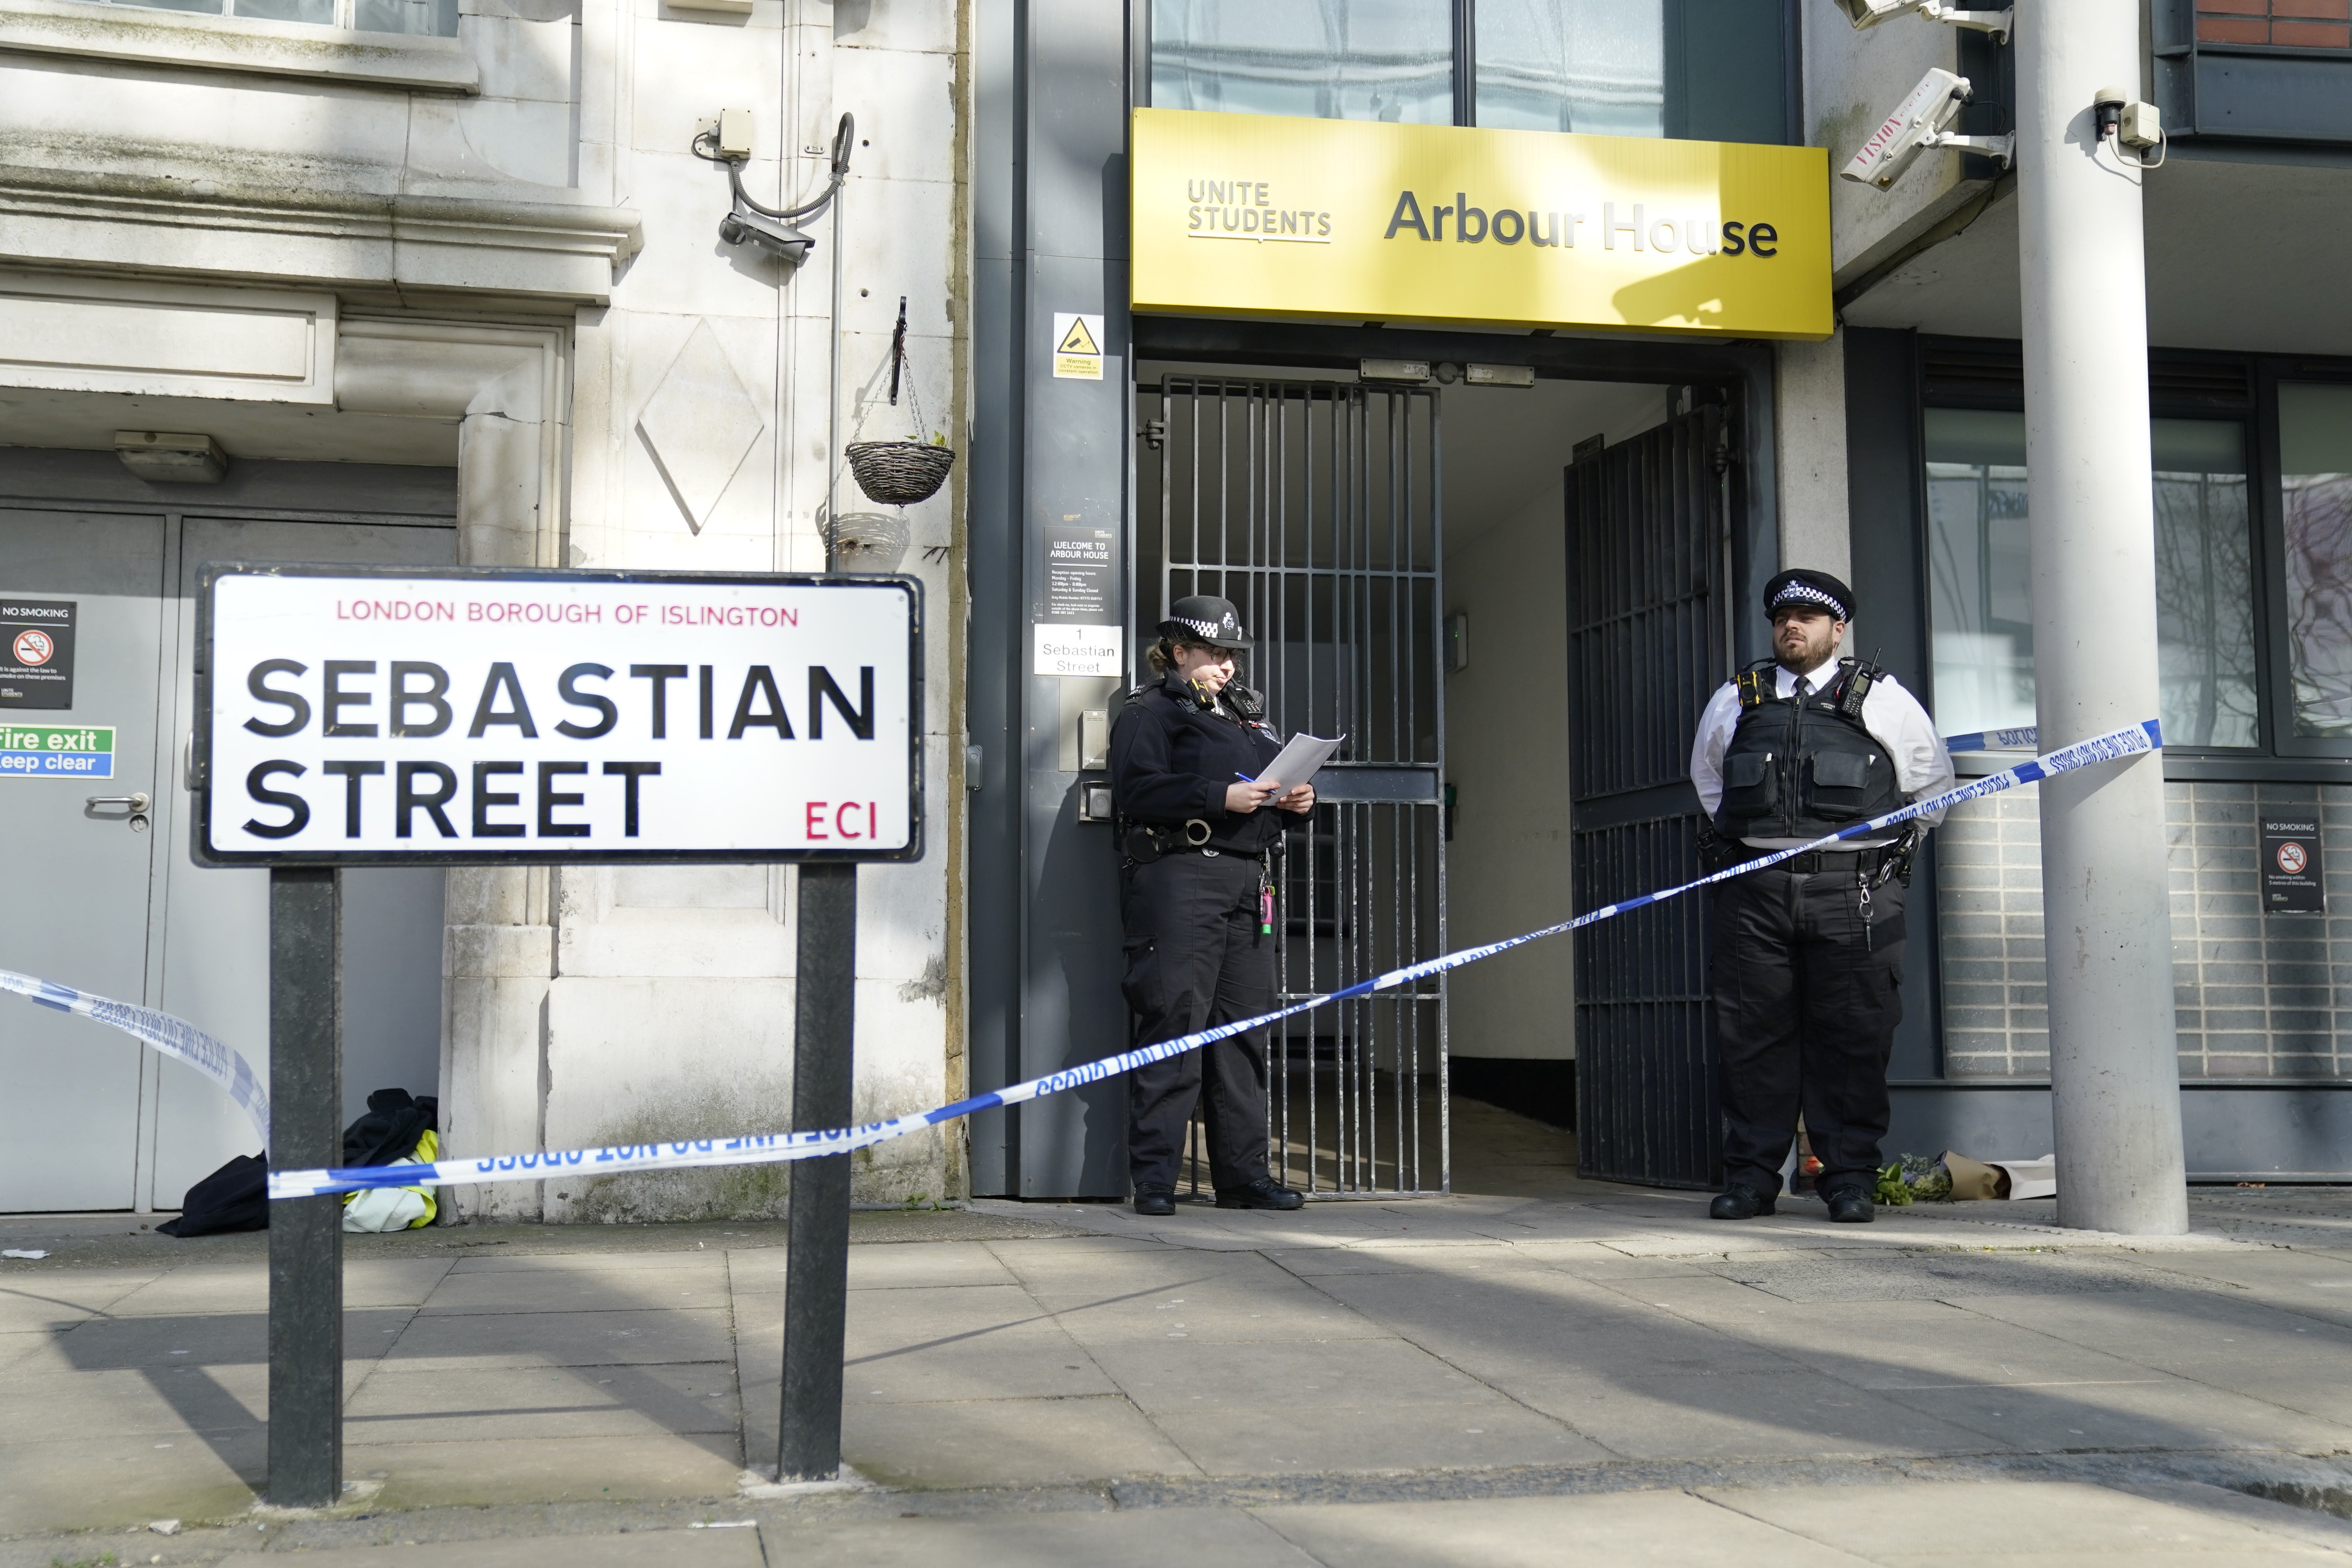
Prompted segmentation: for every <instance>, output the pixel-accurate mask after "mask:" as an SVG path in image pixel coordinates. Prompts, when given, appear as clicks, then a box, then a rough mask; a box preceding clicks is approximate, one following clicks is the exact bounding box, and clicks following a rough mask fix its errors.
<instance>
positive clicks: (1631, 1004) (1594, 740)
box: [1567, 406, 1731, 1187]
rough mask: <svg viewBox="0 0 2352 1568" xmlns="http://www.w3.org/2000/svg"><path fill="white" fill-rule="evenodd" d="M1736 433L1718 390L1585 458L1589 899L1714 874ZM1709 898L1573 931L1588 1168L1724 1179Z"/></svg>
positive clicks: (1580, 726) (1582, 666)
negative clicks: (1702, 848)
mask: <svg viewBox="0 0 2352 1568" xmlns="http://www.w3.org/2000/svg"><path fill="white" fill-rule="evenodd" d="M1729 451H1730V448H1729V446H1728V444H1727V429H1726V426H1725V421H1724V416H1723V413H1722V411H1721V410H1720V409H1718V408H1715V407H1712V406H1707V407H1701V408H1698V409H1696V410H1694V411H1692V412H1691V413H1689V414H1685V415H1683V416H1679V417H1677V418H1675V419H1671V420H1669V421H1667V423H1665V424H1664V425H1663V426H1659V427H1658V428H1656V429H1654V430H1651V431H1648V432H1646V433H1644V434H1643V435H1641V436H1637V437H1634V438H1633V439H1632V440H1630V441H1626V442H1623V443H1622V444H1620V445H1618V446H1615V447H1607V448H1604V449H1603V450H1602V451H1601V452H1599V453H1598V454H1596V455H1594V456H1592V457H1591V458H1586V459H1585V460H1584V461H1582V462H1580V463H1577V464H1575V465H1574V466H1572V467H1570V468H1569V470H1568V474H1567V490H1568V563H1569V566H1568V578H1569V580H1568V604H1569V665H1570V668H1569V691H1570V714H1569V776H1570V836H1571V841H1572V844H1573V854H1574V863H1575V876H1576V907H1577V908H1578V909H1580V910H1589V909H1593V908H1596V907H1598V906H1600V905H1602V904H1606V903H1610V902H1612V901H1613V900H1618V899H1622V898H1625V897H1629V896H1631V895H1633V894H1636V893H1643V892H1648V891H1651V890H1653V889H1658V888H1664V887H1671V886H1673V885H1675V884H1677V883H1681V882H1686V881H1688V880H1690V879H1692V878H1693V877H1695V876H1696V875H1697V874H1698V870H1699V866H1698V849H1697V834H1698V826H1699V820H1700V819H1699V815H1698V801H1697V797H1696V795H1694V794H1693V793H1692V790H1691V786H1690V782H1689V779H1690V746H1691V737H1692V735H1693V734H1694V733H1695V732H1696V730H1697V728H1698V717H1699V713H1700V710H1702V709H1704V708H1705V707H1706V701H1707V699H1708V697H1709V696H1710V695H1711V694H1712V693H1713V692H1714V690H1715V689H1716V687H1717V686H1718V685H1720V684H1721V683H1722V682H1723V680H1724V679H1726V678H1727V676H1728V675H1729V674H1730V652H1729V649H1730V626H1731V605H1730V603H1729V599H1730V595H1729V592H1728V584H1730V582H1731V572H1730V559H1729V551H1730V545H1729V530H1728V529H1727V526H1726V521H1727V514H1728V508H1729V492H1728V488H1727V480H1726V474H1727V468H1728V458H1729ZM1576 943H1577V947H1576V1127H1577V1170H1578V1173H1580V1174H1581V1175H1586V1176H1595V1177H1599V1178H1601V1179H1602V1180H1604V1181H1620V1182H1636V1183H1641V1184H1645V1185H1652V1186H1677V1187H1707V1186H1714V1185H1717V1184H1719V1183H1720V1181H1721V1180H1722V1144H1721V1139H1720V1136H1719V1121H1720V1114H1721V1113H1720V1110H1719V1109H1718V1105H1717V1084H1716V1047H1715V1027H1714V1009H1713V1007H1712V1005H1710V1004H1709V1002H1708V1000H1707V986H1706V954H1707V939H1706V903H1705V900H1703V899H1702V898H1700V897H1697V896H1693V897H1686V898H1681V899H1675V900H1670V901H1668V902H1666V903H1663V904H1654V905H1650V906H1647V907H1644V908H1643V909H1639V910H1633V912H1631V913H1630V914H1624V915H1620V916H1618V917H1617V918H1616V919H1614V920H1610V921H1602V922H1601V923H1600V924H1599V925H1595V926H1589V927H1587V928H1585V929H1584V930H1583V931H1579V932H1578V933H1577V935H1576Z"/></svg>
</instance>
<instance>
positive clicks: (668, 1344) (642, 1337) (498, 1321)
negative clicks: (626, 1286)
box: [344, 1306, 735, 1377]
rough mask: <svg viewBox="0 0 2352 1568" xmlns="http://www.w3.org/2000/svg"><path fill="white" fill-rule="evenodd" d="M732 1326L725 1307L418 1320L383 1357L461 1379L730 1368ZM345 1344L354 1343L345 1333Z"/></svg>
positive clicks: (494, 1314) (460, 1315)
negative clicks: (577, 1370) (521, 1371)
mask: <svg viewBox="0 0 2352 1568" xmlns="http://www.w3.org/2000/svg"><path fill="white" fill-rule="evenodd" d="M731 1319H732V1314H731V1313H730V1311H729V1310H727V1308H725V1307H724V1306H718V1307H664V1308H653V1309H647V1310H635V1311H595V1312H469V1313H454V1312H453V1313H447V1314H444V1315H441V1316H437V1317H436V1316H433V1315H431V1314H419V1315H418V1316H416V1317H415V1318H414V1319H412V1320H411V1321H409V1323H408V1324H407V1326H406V1327H405V1329H404V1331H403V1332H402V1333H401V1334H400V1335H399V1337H398V1338H396V1339H395V1340H394V1341H393V1342H392V1348H391V1350H390V1351H389V1352H386V1357H387V1360H388V1361H389V1362H390V1363H394V1364H397V1365H400V1366H403V1367H406V1368H408V1369H411V1370H417V1371H433V1372H438V1373H451V1374H455V1375H457V1376H461V1377H462V1376H465V1375H467V1374H469V1373H472V1372H474V1371H476V1370H477V1369H478V1368H482V1367H488V1366H627V1365H642V1364H645V1363H651V1362H717V1361H731V1360H733V1359H734V1355H735V1343H734V1330H733V1325H732V1321H731ZM344 1342H345V1344H346V1345H349V1344H350V1343H351V1342H352V1338H351V1335H350V1333H349V1331H346V1333H345V1338H344Z"/></svg>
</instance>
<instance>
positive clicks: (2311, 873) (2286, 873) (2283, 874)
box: [2262, 816, 2327, 914]
mask: <svg viewBox="0 0 2352 1568" xmlns="http://www.w3.org/2000/svg"><path fill="white" fill-rule="evenodd" d="M2319 849H2320V833H2319V822H2318V819H2317V818H2316V816H2305V817H2286V816H2281V817H2265V818H2264V819H2263V848H2262V873H2263V911H2264V912H2265V913H2268V914H2320V913H2324V912H2325V911H2326V908H2327V883H2326V879H2325V878H2324V877H2323V876H2322V875H2321V871H2320V853H2319Z"/></svg>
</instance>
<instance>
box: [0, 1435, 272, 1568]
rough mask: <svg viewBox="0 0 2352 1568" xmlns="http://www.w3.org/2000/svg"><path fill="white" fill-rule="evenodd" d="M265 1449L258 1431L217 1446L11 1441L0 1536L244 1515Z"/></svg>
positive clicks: (193, 1440)
mask: <svg viewBox="0 0 2352 1568" xmlns="http://www.w3.org/2000/svg"><path fill="white" fill-rule="evenodd" d="M267 1449H268V1444H267V1441H266V1439H265V1436H264V1435H263V1433H262V1430H261V1429H260V1428H259V1427H258V1426H256V1427H253V1428H250V1429H248V1430H247V1431H246V1432H243V1433H240V1434H235V1435H231V1436H225V1437H221V1438H218V1439H216V1440H213V1441H207V1440H205V1438H201V1437H197V1436H179V1437H176V1438H172V1439H168V1440H167V1439H162V1438H154V1437H151V1436H146V1435H142V1436H135V1437H131V1438H128V1439H126V1438H122V1437H73V1436H63V1435H53V1436H50V1437H49V1438H48V1439H47V1441H43V1442H38V1443H21V1444H12V1445H11V1446H9V1447H8V1448H7V1449H6V1450H5V1453H0V1464H5V1467H6V1471H7V1482H6V1484H5V1485H4V1486H0V1536H8V1535H27V1534H34V1533H50V1532H66V1531H81V1530H89V1529H93V1528H104V1527H106V1526H109V1525H135V1524H143V1523H145V1522H146V1521H149V1520H152V1519H159V1518H166V1517H169V1518H178V1519H208V1518H218V1517H221V1516H223V1515H233V1514H240V1513H243V1512H244V1511H245V1510H247V1508H249V1507H250V1506H251V1505H252V1502H253V1489H254V1488H255V1487H256V1486H257V1485H259V1484H260V1481H261V1479H262V1476H263V1475H264V1473H265V1472H266V1470H267V1467H268V1453H267ZM72 1555H73V1554H71V1553H68V1560H70V1558H71V1556H72Z"/></svg>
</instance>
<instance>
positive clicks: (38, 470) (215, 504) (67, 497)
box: [0, 447, 457, 524]
mask: <svg viewBox="0 0 2352 1568" xmlns="http://www.w3.org/2000/svg"><path fill="white" fill-rule="evenodd" d="M0 496H5V497H6V498H8V499H9V500H25V501H52V500H54V501H67V502H70V503H72V504H75V505H84V504H88V505H99V504H105V505H109V506H113V505H118V504H120V505H126V506H130V507H133V508H144V509H146V510H152V511H169V512H184V513H188V514H191V515H202V514H205V513H207V512H234V513H235V514H236V515H237V516H239V517H267V516H269V515H270V514H272V513H274V512H285V511H299V512H332V513H334V514H336V515H338V516H344V517H351V516H358V515H362V514H371V513H381V514H384V515H387V516H394V517H399V518H401V519H403V520H404V521H424V520H426V519H431V518H447V519H449V520H450V521H451V522H452V523H453V524H454V523H455V522H456V521H457V469H455V468H421V467H410V466H407V465H404V464H391V463H284V462H264V461H257V460H255V459H252V458H236V460H234V461H232V462H231V463H230V464H229V468H228V476H227V478H226V479H222V480H221V482H220V483H218V484H216V485H170V484H166V485H151V484H149V483H148V482H147V481H146V480H144V479H139V478H137V477H136V476H134V475H133V474H132V473H131V470H130V469H128V468H124V467H123V466H122V463H121V459H119V458H116V457H115V455H114V454H113V453H111V452H76V451H63V450H59V449H58V448H55V447H0Z"/></svg>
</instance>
